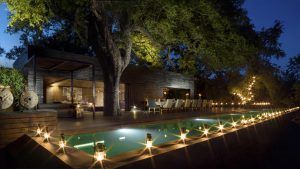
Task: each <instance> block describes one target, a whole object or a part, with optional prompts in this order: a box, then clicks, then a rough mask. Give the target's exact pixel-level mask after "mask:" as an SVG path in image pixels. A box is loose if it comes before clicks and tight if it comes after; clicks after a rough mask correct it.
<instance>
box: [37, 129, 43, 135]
mask: <svg viewBox="0 0 300 169" xmlns="http://www.w3.org/2000/svg"><path fill="white" fill-rule="evenodd" d="M36 134H37V135H38V136H40V135H41V134H42V130H41V129H40V128H37V129H36Z"/></svg>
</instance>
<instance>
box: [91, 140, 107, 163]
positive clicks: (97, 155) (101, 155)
mask: <svg viewBox="0 0 300 169" xmlns="http://www.w3.org/2000/svg"><path fill="white" fill-rule="evenodd" d="M94 151H95V152H94V159H95V160H96V161H98V162H102V161H103V160H104V159H105V158H106V152H105V151H106V147H105V145H104V143H97V144H96V145H95V143H94Z"/></svg>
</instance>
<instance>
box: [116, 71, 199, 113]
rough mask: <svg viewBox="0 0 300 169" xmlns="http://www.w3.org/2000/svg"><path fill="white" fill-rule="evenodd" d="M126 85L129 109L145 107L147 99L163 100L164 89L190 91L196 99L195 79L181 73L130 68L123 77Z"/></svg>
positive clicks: (122, 79) (122, 80)
mask: <svg viewBox="0 0 300 169" xmlns="http://www.w3.org/2000/svg"><path fill="white" fill-rule="evenodd" d="M121 82H122V83H125V85H126V97H127V104H128V105H127V109H128V108H129V107H130V106H133V105H138V106H140V107H141V106H143V101H145V99H146V98H152V99H158V98H163V89H164V88H177V89H189V90H190V96H191V98H193V97H194V79H193V77H191V76H185V75H182V74H179V73H173V72H168V71H164V70H157V69H150V68H145V67H137V66H129V67H128V68H126V70H125V72H124V73H123V75H122V78H121Z"/></svg>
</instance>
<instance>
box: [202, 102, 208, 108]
mask: <svg viewBox="0 0 300 169" xmlns="http://www.w3.org/2000/svg"><path fill="white" fill-rule="evenodd" d="M206 107H207V100H203V102H202V108H206Z"/></svg>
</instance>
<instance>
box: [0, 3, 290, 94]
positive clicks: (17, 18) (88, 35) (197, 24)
mask: <svg viewBox="0 0 300 169" xmlns="http://www.w3.org/2000/svg"><path fill="white" fill-rule="evenodd" d="M0 1H2V2H5V3H6V4H7V6H8V9H9V12H10V15H9V18H10V23H9V28H8V30H9V31H10V32H12V33H14V32H22V33H23V35H22V37H21V39H22V41H23V44H24V45H29V44H34V45H44V46H47V47H51V48H55V49H63V50H66V51H71V52H75V53H82V54H88V55H95V56H96V57H97V58H98V60H99V62H100V63H101V65H102V67H103V71H104V79H107V80H104V82H105V83H109V84H110V85H111V86H118V83H119V77H120V75H121V74H122V72H123V70H124V69H125V68H126V66H127V65H128V64H129V62H130V61H132V62H134V63H139V64H144V65H147V66H155V67H161V68H165V69H168V70H172V71H176V72H183V73H189V74H192V75H194V76H196V78H197V79H198V80H200V81H201V79H202V81H206V82H207V80H205V79H212V78H213V77H219V78H220V79H223V80H225V81H226V84H227V85H228V86H227V90H224V91H227V92H229V91H230V89H229V88H230V86H232V84H229V83H230V81H234V80H233V78H232V77H237V79H240V80H241V76H242V74H241V73H240V72H241V70H244V71H245V72H246V74H249V75H252V74H261V75H264V76H265V77H266V79H269V81H268V83H264V84H265V87H267V88H268V91H269V93H276V92H275V90H277V89H278V88H276V87H274V86H276V85H271V84H276V83H277V82H276V80H275V79H276V76H274V71H275V70H277V68H276V67H275V66H274V65H272V64H270V58H271V57H283V56H284V55H285V53H284V51H283V50H282V49H281V44H280V43H279V40H278V39H279V37H280V35H281V33H282V32H283V25H282V23H281V22H280V21H275V23H274V25H273V26H272V27H270V28H263V29H262V30H260V31H256V30H255V29H254V26H253V24H252V23H251V21H250V19H249V17H248V16H247V11H246V10H245V9H244V8H243V7H242V4H243V2H244V1H243V0H199V1H181V0H164V1H160V0H128V1H113V0H111V1H97V0H61V1H54V0H38V1H37V0H0ZM22 49H24V46H23V47H15V48H13V49H12V50H11V51H10V52H8V54H7V56H8V57H9V58H14V57H15V56H18V54H19V53H20V51H21V50H22ZM107 65H111V66H109V67H107ZM275 72H276V71H275ZM275 74H276V73H275ZM233 75H234V76H233ZM222 76H223V77H222ZM221 77H222V78H221ZM269 77H275V78H273V80H272V78H269ZM203 78H205V79H204V80H203ZM112 79H113V80H112ZM105 86H109V85H105ZM272 86H273V87H272ZM224 87H225V86H224ZM109 90H111V91H110V93H111V94H110V95H115V96H114V98H116V97H118V96H117V95H118V94H115V93H117V92H115V91H114V90H117V89H116V87H114V89H109ZM224 95H226V94H224ZM227 95H228V94H227ZM270 95H272V94H270ZM273 97H275V96H273Z"/></svg>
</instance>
